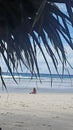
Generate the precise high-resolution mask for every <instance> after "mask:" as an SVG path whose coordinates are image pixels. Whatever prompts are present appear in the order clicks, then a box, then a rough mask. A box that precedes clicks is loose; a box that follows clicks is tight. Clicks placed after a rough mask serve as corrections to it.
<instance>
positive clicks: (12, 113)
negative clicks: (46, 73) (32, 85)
mask: <svg viewBox="0 0 73 130" xmlns="http://www.w3.org/2000/svg"><path fill="white" fill-rule="evenodd" d="M0 127H2V130H73V95H72V94H36V95H33V94H9V95H7V94H0Z"/></svg>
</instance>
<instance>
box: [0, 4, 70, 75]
mask: <svg viewBox="0 0 73 130" xmlns="http://www.w3.org/2000/svg"><path fill="white" fill-rule="evenodd" d="M59 7H60V9H61V10H62V11H64V12H66V8H65V6H64V5H63V4H62V5H60V6H59ZM70 31H71V35H72V34H73V33H72V31H73V30H71V29H70ZM64 47H65V51H66V54H67V59H68V61H69V62H70V64H71V65H73V51H72V50H71V48H70V47H69V46H68V44H64ZM42 48H43V50H44V53H45V55H46V57H47V60H48V61H49V66H50V68H51V72H52V73H53V74H55V73H56V70H55V67H54V65H53V63H52V60H51V58H50V57H49V56H48V55H47V52H46V50H45V48H44V46H43V45H42ZM54 54H55V55H56V52H55V51H54ZM56 56H57V55H56ZM37 60H38V66H39V70H40V73H49V71H48V68H47V66H46V63H45V61H44V59H43V57H42V55H41V53H40V50H39V48H37ZM58 63H59V64H58V66H57V67H58V71H59V73H62V64H61V62H60V61H59V60H58ZM0 66H1V67H2V70H3V71H7V67H6V65H5V63H4V61H3V59H2V57H1V55H0ZM67 67H68V69H69V72H70V74H73V69H71V68H70V67H69V66H67ZM18 71H19V72H21V69H20V68H18ZM23 71H24V72H29V71H28V70H27V69H26V68H25V67H24V66H23ZM65 74H67V71H65Z"/></svg>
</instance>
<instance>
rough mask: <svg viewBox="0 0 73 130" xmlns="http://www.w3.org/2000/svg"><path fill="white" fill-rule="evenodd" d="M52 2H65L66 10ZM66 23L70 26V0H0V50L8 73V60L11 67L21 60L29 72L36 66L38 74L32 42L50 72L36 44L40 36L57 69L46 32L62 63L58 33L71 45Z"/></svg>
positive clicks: (72, 21)
mask: <svg viewBox="0 0 73 130" xmlns="http://www.w3.org/2000/svg"><path fill="white" fill-rule="evenodd" d="M56 3H63V4H65V6H66V9H67V14H66V13H65V12H62V10H61V9H60V8H59V6H57V5H56ZM61 22H62V23H61ZM68 24H70V25H69V26H73V0H26V1H24V0H13V1H12V0H0V53H1V55H2V57H3V59H4V61H5V63H6V65H7V67H8V69H9V71H10V73H11V74H12V73H13V72H12V68H11V67H10V63H11V64H12V65H13V68H14V70H15V69H16V70H17V66H18V65H20V66H21V62H22V63H23V64H24V65H25V66H26V67H27V68H28V69H29V70H30V72H31V73H35V69H34V68H36V70H37V73H38V75H39V67H38V64H37V58H36V53H37V52H36V45H37V46H38V47H39V49H40V51H41V53H42V55H43V57H44V60H45V62H46V64H47V67H48V70H49V72H50V73H51V70H50V67H49V62H48V61H47V59H46V57H45V54H44V52H43V50H42V47H41V44H40V40H39V38H40V37H41V39H42V42H43V45H44V47H45V48H46V51H47V53H48V55H50V56H51V58H52V61H53V64H54V66H55V69H56V71H57V65H58V61H57V58H56V56H55V55H54V52H53V50H52V49H51V47H50V45H49V44H48V40H47V38H46V34H47V36H48V38H49V39H50V42H51V43H52V45H53V47H54V48H55V50H56V52H57V54H58V57H59V59H60V60H61V62H62V65H63V67H64V65H65V64H66V63H67V58H66V54H65V51H64V47H63V43H62V39H61V36H62V37H63V38H64V39H65V41H66V42H67V44H69V45H70V47H71V48H72V49H73V43H72V38H71V35H70V32H69V28H68ZM35 32H36V33H37V34H38V36H37V35H36V33H35ZM30 36H31V37H32V39H33V40H32V41H33V42H31V40H30ZM32 45H33V47H32ZM22 51H23V54H22ZM60 52H61V55H60ZM61 57H62V58H61ZM34 66H35V67H34Z"/></svg>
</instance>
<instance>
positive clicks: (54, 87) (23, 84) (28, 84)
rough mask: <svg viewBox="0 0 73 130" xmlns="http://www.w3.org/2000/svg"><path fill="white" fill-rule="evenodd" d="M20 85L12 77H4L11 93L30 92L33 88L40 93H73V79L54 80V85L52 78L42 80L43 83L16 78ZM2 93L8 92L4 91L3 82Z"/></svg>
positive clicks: (0, 90) (36, 80)
mask: <svg viewBox="0 0 73 130" xmlns="http://www.w3.org/2000/svg"><path fill="white" fill-rule="evenodd" d="M15 78H16V81H17V83H18V84H16V83H15V82H14V80H13V79H12V77H10V76H6V77H4V81H5V83H6V85H7V89H8V91H9V92H16V93H17V92H24V93H25V92H30V91H31V89H32V88H33V87H35V88H37V90H38V92H73V79H71V80H70V79H69V78H64V79H62V80H61V79H59V78H53V79H52V84H51V79H50V78H41V82H40V80H39V79H35V78H33V79H30V78H26V77H25V78H24V77H23V76H21V77H20V78H18V76H16V77H15ZM0 92H6V90H4V91H3V90H2V82H1V80H0Z"/></svg>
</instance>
